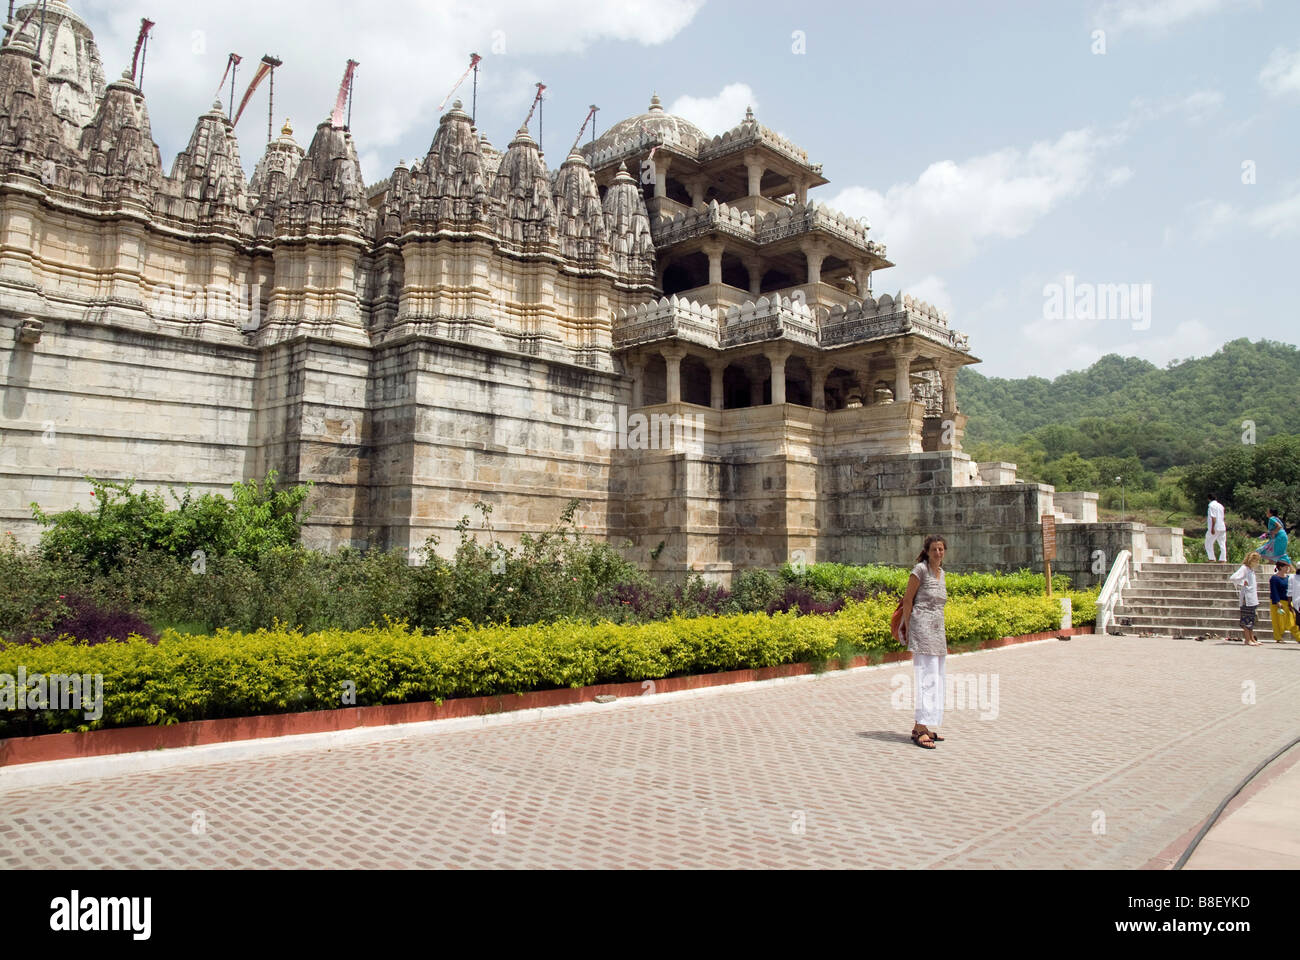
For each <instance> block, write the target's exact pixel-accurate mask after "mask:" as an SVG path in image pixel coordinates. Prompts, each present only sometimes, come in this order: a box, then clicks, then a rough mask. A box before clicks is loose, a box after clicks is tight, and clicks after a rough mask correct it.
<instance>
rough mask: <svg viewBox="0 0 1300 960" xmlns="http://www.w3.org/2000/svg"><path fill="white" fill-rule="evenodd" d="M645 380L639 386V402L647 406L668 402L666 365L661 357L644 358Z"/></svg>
mask: <svg viewBox="0 0 1300 960" xmlns="http://www.w3.org/2000/svg"><path fill="white" fill-rule="evenodd" d="M644 375H645V380H644V382H643V383H642V386H641V402H642V403H643V404H644V405H645V406H647V407H651V406H654V405H655V404H656V403H667V402H668V364H667V363H666V362H665V361H664V358H663V357H660V356H650V357H647V358H646V363H645V374H644Z"/></svg>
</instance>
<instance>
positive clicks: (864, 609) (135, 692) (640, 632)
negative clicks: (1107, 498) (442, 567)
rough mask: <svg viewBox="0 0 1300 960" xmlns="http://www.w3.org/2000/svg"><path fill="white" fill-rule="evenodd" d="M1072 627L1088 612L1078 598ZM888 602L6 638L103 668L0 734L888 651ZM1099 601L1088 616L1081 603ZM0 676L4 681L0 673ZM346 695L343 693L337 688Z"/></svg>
mask: <svg viewBox="0 0 1300 960" xmlns="http://www.w3.org/2000/svg"><path fill="white" fill-rule="evenodd" d="M1073 596H1074V598H1075V606H1074V609H1075V620H1074V622H1075V623H1076V624H1082V623H1085V622H1087V617H1088V616H1089V615H1095V602H1094V603H1093V604H1092V606H1091V608H1089V607H1088V601H1087V598H1088V597H1089V596H1091V595H1088V594H1073ZM894 603H895V601H894V600H893V599H892V598H889V597H876V598H871V599H868V600H866V601H864V602H861V603H852V604H850V605H849V606H848V607H846V608H845V609H844V610H843V611H841V612H840V613H838V614H835V615H833V616H798V615H796V614H793V613H782V614H775V615H772V616H768V615H766V614H760V613H755V614H737V615H732V616H725V617H696V618H692V619H683V618H672V619H669V620H664V621H658V622H653V623H643V624H634V625H619V624H613V623H596V624H589V623H582V622H575V621H560V622H556V623H550V624H534V625H531V626H524V627H509V626H489V627H473V626H469V625H468V624H466V625H463V626H459V627H455V628H452V629H448V630H442V631H438V632H435V633H432V634H424V633H422V632H420V631H419V630H411V629H410V628H408V627H407V626H406V625H405V624H400V623H389V624H387V625H385V626H382V627H380V626H372V627H370V628H368V629H364V630H356V631H343V630H326V631H321V632H317V633H310V634H303V633H300V632H297V631H290V630H284V629H273V630H258V631H256V632H253V633H236V632H232V631H225V630H222V631H218V632H217V634H216V635H214V636H192V635H188V634H181V633H177V632H175V631H171V630H169V631H165V632H164V634H163V636H162V639H161V640H160V641H159V642H158V643H156V644H152V643H149V642H147V641H146V640H144V639H142V638H132V639H130V640H128V641H125V642H112V643H102V644H96V645H85V644H80V643H76V642H74V641H69V640H61V641H59V642H57V643H51V644H45V645H35V646H26V645H19V644H3V645H0V675H2V674H8V675H9V677H16V676H17V673H18V668H19V667H20V666H22V667H24V668H25V669H26V672H27V674H28V675H29V676H30V675H32V674H35V673H44V674H52V673H63V674H90V675H95V674H102V675H103V691H104V703H103V716H102V717H101V718H99V719H98V720H93V721H87V720H86V719H85V718H84V715H83V712H82V711H70V710H65V711H59V710H36V711H18V710H4V711H0V737H12V736H27V735H34V734H39V733H52V732H57V731H67V730H91V729H98V728H104V727H123V726H138V725H150V724H157V725H168V724H173V723H180V722H182V721H187V720H207V719H215V718H219V717H239V716H256V715H260V714H273V713H284V712H294V711H303V710H324V709H335V708H338V707H341V706H344V705H348V706H351V705H353V703H355V705H356V706H370V705H376V704H389V703H409V702H417V701H429V700H433V701H439V702H440V701H442V700H444V699H448V698H453V697H472V696H483V695H491V694H508V693H522V692H525V691H528V690H543V689H553V688H558V687H580V686H586V685H590V684H596V683H616V682H626V681H637V680H647V679H660V678H663V677H670V676H680V675H686V674H699V673H710V672H715V671H722V670H735V669H741V668H748V667H765V666H772V665H776V664H784V663H797V662H813V663H814V664H825V663H826V662H827V661H830V660H832V659H833V658H837V657H847V656H849V655H852V654H860V653H868V654H873V653H874V654H879V653H883V652H885V651H888V650H897V649H899V648H898V645H897V644H896V643H895V642H894V640H893V638H892V637H891V636H890V635H889V617H890V614H891V613H892V611H893V607H894ZM1090 611H1093V613H1090ZM946 622H947V627H948V638H949V644H950V646H952V647H954V648H957V649H960V648H961V647H963V646H966V645H970V644H975V643H978V642H980V641H983V640H989V639H994V638H997V637H1002V636H1015V635H1019V634H1026V633H1036V632H1040V631H1047V630H1052V629H1056V628H1057V627H1058V626H1059V625H1060V605H1059V603H1058V602H1057V601H1056V600H1049V599H1047V598H1046V597H1027V596H1007V595H989V596H983V597H976V598H969V599H957V600H953V601H949V603H948V606H947V613H946ZM0 679H2V678H0ZM349 683H350V684H354V685H355V700H354V701H349V702H348V703H346V704H345V703H344V696H343V691H344V690H345V689H346V685H347V684H349Z"/></svg>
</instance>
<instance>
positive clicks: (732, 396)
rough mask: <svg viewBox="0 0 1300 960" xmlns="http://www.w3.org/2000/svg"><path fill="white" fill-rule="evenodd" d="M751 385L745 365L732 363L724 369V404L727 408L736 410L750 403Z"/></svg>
mask: <svg viewBox="0 0 1300 960" xmlns="http://www.w3.org/2000/svg"><path fill="white" fill-rule="evenodd" d="M750 397H751V387H750V380H749V374H748V373H747V372H745V369H744V368H743V367H739V366H737V365H736V364H734V363H733V364H730V365H728V366H727V369H726V370H724V371H722V406H723V407H724V408H725V409H727V410H736V409H739V408H741V407H748V406H749V405H750Z"/></svg>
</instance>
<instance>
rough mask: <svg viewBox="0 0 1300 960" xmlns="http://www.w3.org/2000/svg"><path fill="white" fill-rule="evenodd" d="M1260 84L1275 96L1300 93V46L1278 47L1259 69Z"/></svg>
mask: <svg viewBox="0 0 1300 960" xmlns="http://www.w3.org/2000/svg"><path fill="white" fill-rule="evenodd" d="M1259 82H1260V85H1261V86H1262V87H1263V88H1264V89H1265V90H1267V91H1268V92H1269V93H1270V94H1272V95H1273V96H1275V97H1280V96H1284V95H1286V94H1290V93H1300V47H1297V48H1296V49H1294V50H1286V49H1284V48H1282V47H1278V48H1277V49H1276V50H1274V51H1273V54H1272V56H1270V57H1269V58H1268V61H1267V62H1266V63H1265V64H1264V68H1263V69H1262V70H1260V71H1259Z"/></svg>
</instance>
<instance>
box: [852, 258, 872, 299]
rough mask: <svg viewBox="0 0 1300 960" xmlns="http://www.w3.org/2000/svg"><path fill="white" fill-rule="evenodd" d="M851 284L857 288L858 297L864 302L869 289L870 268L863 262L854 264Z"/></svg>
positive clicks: (859, 261) (858, 261)
mask: <svg viewBox="0 0 1300 960" xmlns="http://www.w3.org/2000/svg"><path fill="white" fill-rule="evenodd" d="M853 283H854V285H855V286H856V287H857V288H858V296H859V297H861V298H862V299H864V300H865V299H866V298H867V295H868V292H869V291H870V289H871V267H870V266H869V265H868V264H867V262H866V261H865V260H857V261H855V262H854V264H853Z"/></svg>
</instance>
